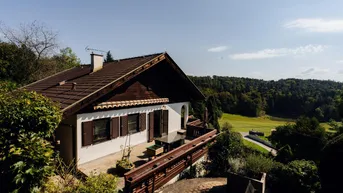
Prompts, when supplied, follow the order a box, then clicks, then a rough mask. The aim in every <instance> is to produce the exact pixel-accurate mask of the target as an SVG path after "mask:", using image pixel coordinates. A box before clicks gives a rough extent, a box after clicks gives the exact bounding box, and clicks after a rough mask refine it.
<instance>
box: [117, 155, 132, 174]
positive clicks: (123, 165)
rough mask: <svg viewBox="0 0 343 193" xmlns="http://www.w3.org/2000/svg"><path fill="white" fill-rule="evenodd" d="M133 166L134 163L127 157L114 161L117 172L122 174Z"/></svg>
mask: <svg viewBox="0 0 343 193" xmlns="http://www.w3.org/2000/svg"><path fill="white" fill-rule="evenodd" d="M133 168H135V165H134V164H133V163H132V162H131V161H130V160H129V159H126V158H124V159H121V160H117V162H116V169H117V172H118V174H120V175H123V174H125V173H126V172H128V171H130V170H132V169H133Z"/></svg>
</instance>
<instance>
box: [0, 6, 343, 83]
mask: <svg viewBox="0 0 343 193" xmlns="http://www.w3.org/2000/svg"><path fill="white" fill-rule="evenodd" d="M342 7H343V1H342V0H332V1H331V0H326V1H323V0H287V1H284V0H237V1H230V0H211V1H210V0H173V1H161V0H145V1H142V0H135V1H134V0H132V1H127V0H125V1H124V0H122V1H119V0H108V1H105V0H97V1H88V0H83V1H81V0H69V1H65V0H59V1H46V0H30V1H26V0H25V1H24V0H22V1H18V0H11V1H8V0H6V1H3V0H0V21H1V22H2V23H4V24H5V25H6V26H9V27H12V28H17V27H18V26H19V25H20V24H21V23H30V22H33V21H35V20H36V21H39V22H42V23H44V24H46V25H47V26H48V27H50V28H52V29H53V30H55V31H57V32H58V40H59V44H60V47H61V48H63V47H67V46H69V47H71V48H72V49H73V51H74V52H75V53H76V54H77V56H78V57H79V58H80V59H81V61H82V63H89V62H90V53H89V52H87V51H86V50H85V48H86V47H87V46H88V47H90V48H95V49H99V50H105V51H111V53H112V55H113V56H114V58H115V59H120V58H126V57H133V56H139V55H145V54H152V53H158V52H164V51H166V52H167V53H168V54H169V55H170V56H171V57H172V58H173V59H174V60H175V62H176V63H177V64H178V65H179V66H180V67H181V69H183V71H184V72H185V73H186V74H189V75H197V76H207V75H209V76H212V75H218V76H235V77H251V78H259V79H265V80H278V79H283V78H301V79H312V78H313V79H323V80H336V81H343V54H342V53H343V11H342Z"/></svg>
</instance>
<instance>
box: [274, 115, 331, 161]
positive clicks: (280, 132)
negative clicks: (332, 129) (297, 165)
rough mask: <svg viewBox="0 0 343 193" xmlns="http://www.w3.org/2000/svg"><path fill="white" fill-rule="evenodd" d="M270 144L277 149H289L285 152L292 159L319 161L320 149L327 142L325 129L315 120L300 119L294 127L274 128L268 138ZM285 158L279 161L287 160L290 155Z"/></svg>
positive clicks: (287, 125) (288, 125)
mask: <svg viewBox="0 0 343 193" xmlns="http://www.w3.org/2000/svg"><path fill="white" fill-rule="evenodd" d="M269 138H270V140H271V142H272V143H273V144H274V145H276V147H277V148H278V149H280V148H283V147H285V146H287V145H288V146H289V147H290V148H288V149H287V151H288V152H289V153H290V152H292V155H293V157H294V159H307V160H314V161H316V162H318V161H319V158H320V152H321V149H322V148H323V147H324V145H325V144H326V142H327V135H326V133H325V129H324V128H323V127H321V126H320V125H319V122H318V120H317V119H316V118H311V119H310V118H308V117H301V118H299V119H298V120H297V121H296V123H295V124H294V125H291V124H286V125H284V126H279V127H277V128H276V131H274V132H273V133H272V134H271V136H270V137H269ZM282 155H287V157H284V158H281V157H279V158H278V159H279V160H288V159H289V157H288V155H290V154H284V153H282V154H280V156H282Z"/></svg>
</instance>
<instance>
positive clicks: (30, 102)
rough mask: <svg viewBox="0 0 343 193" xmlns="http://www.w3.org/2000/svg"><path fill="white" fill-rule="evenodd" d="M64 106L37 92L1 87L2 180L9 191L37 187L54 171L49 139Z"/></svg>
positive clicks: (0, 166) (0, 155)
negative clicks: (60, 106)
mask: <svg viewBox="0 0 343 193" xmlns="http://www.w3.org/2000/svg"><path fill="white" fill-rule="evenodd" d="M61 119H62V113H61V112H60V108H59V107H58V106H57V105H56V104H55V103H53V102H52V101H50V100H49V99H47V98H45V97H44V96H42V95H40V94H37V93H35V92H27V91H24V90H14V91H9V90H8V89H0V181H1V182H2V185H3V186H2V187H1V188H2V190H4V191H5V192H10V191H14V192H29V191H33V190H34V189H37V188H38V187H39V186H40V185H41V184H42V183H43V182H44V180H45V178H46V177H48V176H49V175H50V174H51V171H52V166H51V165H52V158H53V157H52V156H53V150H52V146H51V144H50V142H49V140H50V139H51V138H52V136H53V133H54V130H55V128H57V126H58V124H59V122H60V121H61Z"/></svg>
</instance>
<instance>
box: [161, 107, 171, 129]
mask: <svg viewBox="0 0 343 193" xmlns="http://www.w3.org/2000/svg"><path fill="white" fill-rule="evenodd" d="M168 115H169V114H168V110H163V115H162V116H163V133H166V134H168V121H169V117H168Z"/></svg>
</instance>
